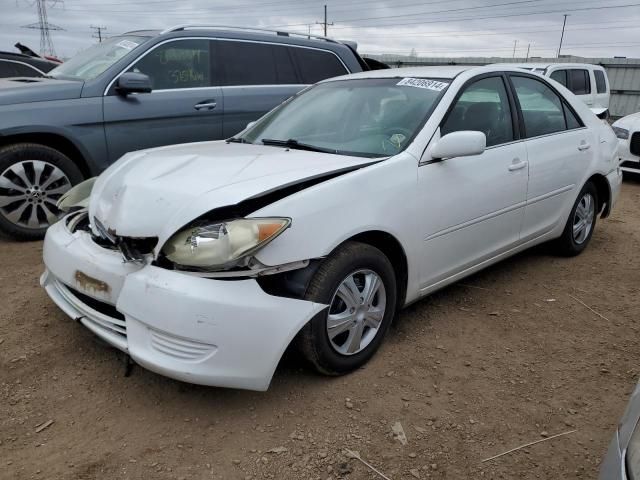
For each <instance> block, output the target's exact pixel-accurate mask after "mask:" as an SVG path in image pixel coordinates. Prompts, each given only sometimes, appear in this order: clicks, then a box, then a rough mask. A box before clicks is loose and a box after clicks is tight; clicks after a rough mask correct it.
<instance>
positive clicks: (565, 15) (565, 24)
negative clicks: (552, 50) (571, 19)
mask: <svg viewBox="0 0 640 480" xmlns="http://www.w3.org/2000/svg"><path fill="white" fill-rule="evenodd" d="M568 16H569V15H568V14H567V13H565V14H564V21H563V22H562V34H561V35H560V45H558V58H560V51H561V50H562V40H564V27H566V26H567V17H568Z"/></svg>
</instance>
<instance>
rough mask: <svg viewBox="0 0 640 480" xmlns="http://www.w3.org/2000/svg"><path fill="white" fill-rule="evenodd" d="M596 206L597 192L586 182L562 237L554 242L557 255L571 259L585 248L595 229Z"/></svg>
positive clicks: (593, 186) (594, 187)
mask: <svg viewBox="0 0 640 480" xmlns="http://www.w3.org/2000/svg"><path fill="white" fill-rule="evenodd" d="M597 206H598V190H597V189H596V186H595V185H594V184H593V183H592V182H587V183H586V184H585V186H584V187H582V190H581V191H580V193H579V194H578V198H577V199H576V202H575V203H574V205H573V208H572V209H571V214H570V215H569V219H568V220H567V224H566V225H565V227H564V231H563V232H562V236H561V237H560V238H559V239H558V240H557V241H556V247H557V250H558V253H560V254H561V255H564V256H568V257H571V256H574V255H578V254H579V253H581V252H582V251H583V250H584V249H585V248H587V245H588V244H589V241H590V240H591V236H592V235H593V231H594V229H595V227H596V218H597V215H598V211H597Z"/></svg>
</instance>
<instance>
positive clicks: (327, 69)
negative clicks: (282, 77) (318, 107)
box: [291, 48, 349, 84]
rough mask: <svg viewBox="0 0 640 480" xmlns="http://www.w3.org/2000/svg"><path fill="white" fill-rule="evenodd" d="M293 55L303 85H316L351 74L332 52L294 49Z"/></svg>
mask: <svg viewBox="0 0 640 480" xmlns="http://www.w3.org/2000/svg"><path fill="white" fill-rule="evenodd" d="M291 51H292V53H293V54H294V59H295V62H296V65H297V67H298V72H299V73H300V77H301V80H302V82H303V83H305V84H310V83H316V82H319V81H320V80H324V79H326V78H331V77H337V76H339V75H345V74H347V73H349V72H348V71H347V69H346V68H345V66H344V65H343V64H342V62H341V61H340V59H339V58H338V57H337V56H336V55H335V54H334V53H332V52H327V51H323V50H314V49H310V48H293V49H292V50H291Z"/></svg>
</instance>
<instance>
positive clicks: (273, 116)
mask: <svg viewBox="0 0 640 480" xmlns="http://www.w3.org/2000/svg"><path fill="white" fill-rule="evenodd" d="M448 86H449V81H447V80H435V79H423V78H367V79H353V80H337V81H332V82H326V83H320V84H318V85H315V86H314V87H311V88H310V89H308V90H306V91H304V93H302V94H300V95H298V96H296V97H293V98H292V99H291V100H289V101H288V102H285V103H284V104H282V105H281V106H280V107H278V108H277V109H275V110H273V111H272V112H271V113H269V114H268V115H266V116H265V117H263V118H262V119H260V120H259V121H258V122H257V123H256V124H255V125H254V126H253V127H251V128H250V129H249V130H247V132H246V133H245V134H244V135H242V136H240V137H238V138H237V139H236V140H235V141H243V142H248V143H258V144H260V143H264V144H266V145H274V146H280V147H288V148H304V149H305V150H312V149H315V150H318V151H327V152H331V153H337V154H343V155H357V156H366V157H380V156H390V155H395V154H397V153H399V152H400V151H402V150H404V149H405V148H406V147H407V145H409V143H411V141H412V140H413V137H414V136H415V135H416V134H417V133H418V131H419V130H420V128H421V127H422V125H423V124H424V121H425V120H426V119H427V118H428V116H429V115H430V114H431V112H432V111H433V109H434V108H435V106H436V105H437V103H438V101H439V100H440V97H441V96H442V94H443V93H444V91H445V90H446V88H447V87H448Z"/></svg>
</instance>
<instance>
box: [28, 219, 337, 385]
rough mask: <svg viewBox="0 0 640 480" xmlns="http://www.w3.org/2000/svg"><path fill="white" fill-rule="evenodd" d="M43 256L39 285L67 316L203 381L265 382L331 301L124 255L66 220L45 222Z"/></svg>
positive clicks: (154, 363)
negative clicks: (134, 260) (271, 292)
mask: <svg viewBox="0 0 640 480" xmlns="http://www.w3.org/2000/svg"><path fill="white" fill-rule="evenodd" d="M44 263H45V267H46V270H45V272H44V273H43V275H42V277H41V279H40V282H41V285H42V286H43V287H44V289H45V290H46V291H47V293H48V295H49V296H50V297H51V299H52V300H53V301H54V302H55V303H56V304H57V305H58V306H59V307H60V308H61V309H62V310H63V311H64V312H65V313H66V314H67V315H68V316H70V317H71V318H73V319H75V320H77V321H79V322H80V323H82V324H83V325H84V326H85V327H87V328H88V329H90V330H91V331H92V332H93V333H94V334H96V335H97V336H99V337H100V338H102V339H103V340H105V341H106V342H108V343H109V344H111V345H112V346H114V347H116V348H118V349H119V350H122V351H124V352H126V353H128V354H129V355H130V356H131V358H132V359H133V360H134V361H135V362H136V363H138V364H140V365H141V366H143V367H145V368H147V369H149V370H151V371H154V372H157V373H160V374H162V375H165V376H167V377H171V378H174V379H177V380H182V381H185V382H190V383H196V384H202V385H212V386H220V387H231V388H244V389H250V390H266V389H267V388H268V386H269V383H270V381H271V378H272V376H273V373H274V371H275V369H276V366H277V364H278V362H279V360H280V358H281V356H282V354H283V352H284V350H285V349H286V348H287V346H288V345H289V343H290V342H291V340H292V339H293V338H294V336H295V335H296V334H297V333H298V331H299V330H300V329H301V328H302V327H303V326H304V325H305V324H306V323H307V322H308V321H309V320H311V318H313V316H314V315H316V314H318V313H319V312H321V311H322V310H323V309H324V308H326V306H325V305H320V304H316V303H313V302H308V301H304V300H297V299H291V298H283V297H277V296H273V295H269V294H267V293H265V292H264V291H263V290H262V289H261V288H260V286H259V285H258V282H257V281H256V280H255V279H236V280H233V281H230V280H216V279H207V278H199V277H196V276H192V275H189V274H187V273H181V272H177V271H171V270H166V269H163V268H159V267H156V266H153V265H150V264H145V265H136V264H134V263H124V262H123V259H122V255H121V253H120V252H118V251H116V250H109V249H107V248H103V247H101V246H99V245H97V244H95V243H94V242H93V241H92V239H91V236H90V235H89V233H87V232H85V231H76V232H74V233H71V232H70V231H69V229H68V228H67V227H66V222H65V220H63V221H60V222H58V223H57V224H55V225H53V226H52V227H51V228H49V230H48V231H47V235H46V238H45V242H44Z"/></svg>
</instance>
